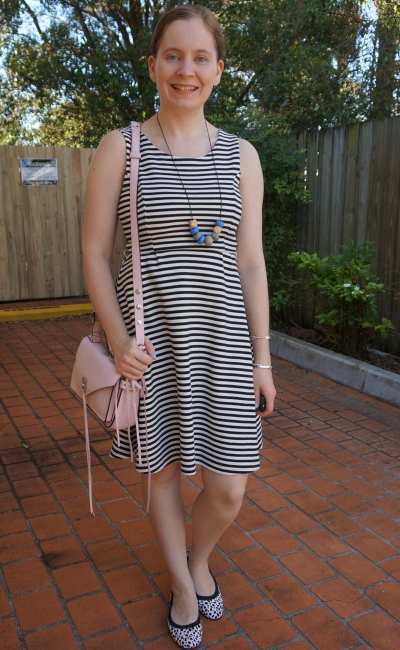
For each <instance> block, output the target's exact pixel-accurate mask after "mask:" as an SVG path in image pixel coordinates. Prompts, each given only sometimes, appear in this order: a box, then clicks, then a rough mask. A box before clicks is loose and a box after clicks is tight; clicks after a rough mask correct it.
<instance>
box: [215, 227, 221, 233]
mask: <svg viewBox="0 0 400 650" xmlns="http://www.w3.org/2000/svg"><path fill="white" fill-rule="evenodd" d="M214 232H216V233H217V235H219V234H220V233H221V232H222V228H221V226H214Z"/></svg>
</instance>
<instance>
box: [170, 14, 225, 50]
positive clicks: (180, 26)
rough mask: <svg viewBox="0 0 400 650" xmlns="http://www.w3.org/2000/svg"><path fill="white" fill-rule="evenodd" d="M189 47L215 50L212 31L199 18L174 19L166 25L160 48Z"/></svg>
mask: <svg viewBox="0 0 400 650" xmlns="http://www.w3.org/2000/svg"><path fill="white" fill-rule="evenodd" d="M167 49H191V50H199V51H200V50H202V51H203V52H206V51H208V52H213V53H214V51H215V50H216V46H215V41H214V37H213V35H212V33H211V32H210V30H209V29H208V27H207V25H205V23H204V22H203V20H201V18H191V19H190V20H182V19H180V20H174V22H173V23H171V24H170V25H168V27H166V29H165V31H164V33H163V35H162V38H161V41H160V50H163V51H165V50H167Z"/></svg>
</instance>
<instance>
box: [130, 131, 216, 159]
mask: <svg viewBox="0 0 400 650" xmlns="http://www.w3.org/2000/svg"><path fill="white" fill-rule="evenodd" d="M221 133H222V131H221V129H218V135H217V139H216V141H215V143H214V146H213V148H212V149H211V151H209V152H208V153H206V154H205V155H204V156H172V158H177V159H178V160H179V159H180V160H202V159H203V158H208V156H211V155H212V154H213V153H214V151H215V149H216V147H217V145H218V144H219V140H220V136H221ZM140 137H143V138H145V140H147V142H148V143H149V144H151V146H152V147H153V149H155V150H156V151H159V152H160V153H162V154H164V156H168V158H171V155H170V154H169V153H166V152H165V151H163V150H162V149H159V148H158V147H156V145H155V144H153V143H152V141H151V140H149V138H148V137H147V135H145V134H144V133H143V131H140Z"/></svg>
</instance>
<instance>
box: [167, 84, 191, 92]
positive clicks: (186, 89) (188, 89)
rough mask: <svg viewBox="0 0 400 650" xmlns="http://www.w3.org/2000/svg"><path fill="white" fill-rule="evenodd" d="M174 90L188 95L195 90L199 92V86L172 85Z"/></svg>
mask: <svg viewBox="0 0 400 650" xmlns="http://www.w3.org/2000/svg"><path fill="white" fill-rule="evenodd" d="M171 86H172V88H175V90H181V91H183V92H186V93H190V92H193V91H194V90H197V86H189V85H183V84H171Z"/></svg>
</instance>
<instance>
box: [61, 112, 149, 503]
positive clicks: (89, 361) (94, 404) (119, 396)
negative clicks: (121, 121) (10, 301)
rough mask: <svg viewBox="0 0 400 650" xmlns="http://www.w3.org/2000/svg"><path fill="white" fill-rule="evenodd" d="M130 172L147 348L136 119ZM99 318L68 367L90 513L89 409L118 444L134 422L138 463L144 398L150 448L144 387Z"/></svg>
mask: <svg viewBox="0 0 400 650" xmlns="http://www.w3.org/2000/svg"><path fill="white" fill-rule="evenodd" d="M131 129H132V146H131V172H130V206H131V239H132V266H133V296H134V306H135V321H136V322H135V330H136V334H135V335H136V342H137V344H138V346H139V347H140V348H142V349H143V350H145V345H144V315H143V295H142V273H141V268H140V250H139V233H138V224H137V209H136V198H137V184H138V173H139V159H140V124H139V123H138V122H131ZM101 329H102V328H101V323H100V321H99V320H97V319H96V316H95V314H94V315H93V327H92V332H91V334H90V335H89V336H86V337H85V338H84V339H83V340H82V342H81V343H80V345H79V348H78V351H77V353H76V359H75V364H74V368H73V370H72V378H71V388H72V390H73V391H74V392H75V393H76V394H77V395H78V397H80V398H81V399H82V402H83V418H84V423H85V441H86V456H87V465H88V485H89V503H90V512H91V513H92V514H93V515H94V510H93V492H92V472H91V458H90V442H89V427H88V419H87V409H88V408H89V409H90V410H91V411H92V413H93V414H94V415H95V416H96V417H97V418H98V419H99V420H101V422H102V423H103V424H104V425H105V426H106V427H108V428H111V429H115V430H116V431H117V444H118V446H119V445H120V440H119V430H120V429H128V432H129V431H130V427H131V426H132V425H133V424H135V425H136V439H137V450H138V452H137V456H138V460H139V464H141V463H142V454H141V447H140V436H139V423H138V410H139V403H140V397H142V398H143V407H144V415H145V428H146V448H147V449H148V439H147V422H146V396H147V388H146V382H145V379H144V377H142V378H141V379H139V380H137V381H129V380H127V379H125V378H124V377H121V375H119V374H118V373H117V371H116V370H115V366H114V362H113V359H112V355H111V354H110V353H109V352H108V351H107V350H106V349H105V347H104V346H103V345H102V343H101V336H100V335H101ZM128 439H129V444H130V451H131V460H132V461H133V448H132V441H131V436H130V434H129V435H128ZM146 455H147V471H148V484H147V504H146V512H148V511H149V507H150V487H151V472H150V465H149V459H148V454H146Z"/></svg>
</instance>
